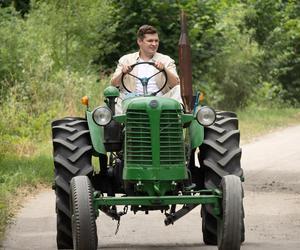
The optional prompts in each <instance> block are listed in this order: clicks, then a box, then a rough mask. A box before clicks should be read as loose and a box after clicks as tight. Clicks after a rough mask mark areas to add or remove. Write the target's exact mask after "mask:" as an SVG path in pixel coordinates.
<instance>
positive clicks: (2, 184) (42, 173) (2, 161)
mask: <svg viewBox="0 0 300 250" xmlns="http://www.w3.org/2000/svg"><path fill="white" fill-rule="evenodd" d="M52 179H53V162H52V159H51V157H50V156H45V155H42V156H35V157H32V158H28V157H18V156H11V155H2V156H0V239H1V238H2V237H3V232H4V230H5V225H6V224H7V222H8V221H9V219H10V218H11V217H12V216H13V215H14V212H15V206H16V204H18V202H22V199H23V198H24V197H23V196H24V195H26V193H27V192H28V190H29V192H30V191H31V192H33V190H36V188H37V187H38V186H40V184H43V185H45V184H46V185H47V186H49V187H50V185H51V181H52Z"/></svg>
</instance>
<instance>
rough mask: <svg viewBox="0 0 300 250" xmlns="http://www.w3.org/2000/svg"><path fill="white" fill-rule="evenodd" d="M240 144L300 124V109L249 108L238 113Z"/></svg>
mask: <svg viewBox="0 0 300 250" xmlns="http://www.w3.org/2000/svg"><path fill="white" fill-rule="evenodd" d="M238 118H239V127H240V131H241V141H242V143H248V142H250V141H251V140H253V139H255V138H257V137H259V136H261V135H264V134H266V133H270V132H273V131H275V130H277V129H280V128H284V127H288V126H291V125H295V124H300V109H294V108H282V109H278V108H259V107H250V108H247V109H245V110H243V111H239V112H238Z"/></svg>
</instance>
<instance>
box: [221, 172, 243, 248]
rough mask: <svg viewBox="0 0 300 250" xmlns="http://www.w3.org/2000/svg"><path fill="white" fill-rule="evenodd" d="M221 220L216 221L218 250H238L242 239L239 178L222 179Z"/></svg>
mask: <svg viewBox="0 0 300 250" xmlns="http://www.w3.org/2000/svg"><path fill="white" fill-rule="evenodd" d="M221 190H222V193H223V198H222V220H219V221H218V249H219V250H240V247H241V237H242V235H241V234H242V214H243V206H242V200H243V198H242V183H241V180H240V178H239V177H237V176H235V175H227V176H224V177H223V178H222V181H221Z"/></svg>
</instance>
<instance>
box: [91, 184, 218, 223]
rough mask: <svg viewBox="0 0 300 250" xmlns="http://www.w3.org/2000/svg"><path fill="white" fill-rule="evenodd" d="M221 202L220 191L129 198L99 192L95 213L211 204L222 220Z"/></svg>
mask: <svg viewBox="0 0 300 250" xmlns="http://www.w3.org/2000/svg"><path fill="white" fill-rule="evenodd" d="M221 200H222V192H221V191H220V190H219V189H211V190H209V189H208V190H200V191H195V192H190V194H186V195H173V196H127V197H109V196H106V197H104V196H101V194H100V193H99V192H95V193H94V199H93V205H94V208H95V211H98V209H99V208H101V207H105V206H117V205H124V206H127V205H131V206H150V207H151V206H165V205H176V204H179V205H180V204H182V205H187V204H194V205H199V204H211V205H212V206H213V210H212V212H213V215H214V216H215V217H216V218H218V219H220V218H221Z"/></svg>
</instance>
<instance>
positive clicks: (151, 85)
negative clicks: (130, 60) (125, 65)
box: [135, 58, 160, 95]
mask: <svg viewBox="0 0 300 250" xmlns="http://www.w3.org/2000/svg"><path fill="white" fill-rule="evenodd" d="M138 62H139V63H140V62H145V61H144V60H142V59H140V58H139V59H138ZM148 62H153V60H150V61H148ZM135 67H137V70H138V71H137V72H138V74H137V77H139V78H144V77H150V76H153V75H154V74H155V73H156V71H155V67H154V66H152V65H150V64H147V63H145V64H140V65H137V66H135ZM147 91H148V94H151V93H154V92H156V91H158V87H157V85H156V82H155V77H152V78H151V79H150V80H149V82H148V85H147ZM135 92H136V93H137V94H144V92H143V85H142V83H141V81H140V80H139V79H136V89H135ZM157 95H160V93H158V94H157Z"/></svg>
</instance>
